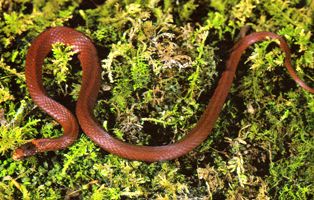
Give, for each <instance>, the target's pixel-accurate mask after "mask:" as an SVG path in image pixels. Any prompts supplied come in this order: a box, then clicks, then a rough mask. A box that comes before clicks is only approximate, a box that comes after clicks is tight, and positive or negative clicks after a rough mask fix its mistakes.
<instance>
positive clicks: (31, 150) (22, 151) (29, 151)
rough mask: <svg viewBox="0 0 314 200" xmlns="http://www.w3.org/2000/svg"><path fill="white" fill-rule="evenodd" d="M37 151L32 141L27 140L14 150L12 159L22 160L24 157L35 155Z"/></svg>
mask: <svg viewBox="0 0 314 200" xmlns="http://www.w3.org/2000/svg"><path fill="white" fill-rule="evenodd" d="M37 152H38V151H37V148H36V146H35V145H34V144H33V143H32V142H28V143H26V144H23V145H22V146H20V147H19V148H17V149H16V150H15V151H14V153H13V156H12V158H13V160H22V159H24V158H25V157H28V156H32V155H35V154H36V153H37Z"/></svg>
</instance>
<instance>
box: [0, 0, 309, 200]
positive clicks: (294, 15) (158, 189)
mask: <svg viewBox="0 0 314 200" xmlns="http://www.w3.org/2000/svg"><path fill="white" fill-rule="evenodd" d="M0 13H1V14H0V125H1V126H0V199H72V198H78V199H95V200H98V199H159V200H161V199H163V200H166V199H198V198H199V199H202V198H204V199H229V200H233V199H311V198H313V196H314V175H313V174H314V154H313V152H314V95H312V94H309V93H308V92H306V91H304V90H302V89H301V88H300V87H299V86H296V84H295V83H294V82H293V80H292V79H291V78H290V77H289V75H288V74H287V71H286V70H285V69H284V68H283V67H282V66H283V59H284V55H283V53H282V52H281V51H280V49H279V48H277V47H276V45H275V44H276V43H275V42H274V41H265V42H262V43H259V44H255V45H253V46H252V47H251V48H250V50H248V51H247V52H246V54H245V55H244V56H243V60H242V62H241V66H240V67H239V68H240V69H239V71H238V73H237V77H236V80H235V82H234V84H233V87H232V90H231V92H230V95H229V97H228V101H227V102H226V103H225V106H224V109H223V111H222V113H221V115H220V118H219V120H218V122H217V123H216V125H215V128H214V130H213V131H212V133H211V135H210V136H209V137H208V139H207V140H206V141H205V142H204V143H203V144H202V145H200V146H199V147H198V148H197V149H195V150H194V151H192V152H191V153H189V154H188V155H186V156H183V157H181V158H179V159H176V160H173V161H167V162H155V163H144V162H139V161H128V160H125V159H122V158H119V157H117V156H115V155H111V154H109V153H106V152H105V151H103V150H101V149H100V148H99V147H97V146H96V145H95V144H94V143H93V142H92V141H91V140H89V139H88V138H87V137H86V136H85V135H84V134H81V135H80V137H79V139H78V140H77V141H76V142H75V143H74V144H73V145H72V146H70V147H69V148H68V149H65V150H62V151H56V152H48V153H43V154H39V155H36V156H32V157H30V158H27V159H25V160H23V161H13V160H12V158H11V154H12V151H13V150H14V149H15V148H16V147H18V146H20V145H21V144H24V143H26V142H28V141H30V140H32V139H34V138H42V137H56V136H58V135H60V134H62V129H61V127H60V125H58V124H57V123H56V122H55V121H54V120H53V119H52V118H51V117H49V116H48V115H47V114H46V113H44V112H42V111H41V110H39V108H38V107H37V106H36V105H35V104H34V103H33V101H32V100H31V98H30V96H29V93H28V91H27V88H26V85H25V76H24V67H25V56H26V53H27V49H28V48H29V46H30V43H31V41H32V40H33V39H34V38H35V37H36V36H37V35H38V34H39V33H40V32H42V31H43V30H45V29H47V28H48V27H52V26H69V27H72V28H75V29H76V30H79V31H81V32H83V33H84V34H86V35H88V36H89V37H90V38H91V39H92V40H93V41H94V43H95V45H96V47H97V49H98V54H99V56H100V59H101V65H102V68H103V71H102V87H101V91H100V95H99V98H98V99H99V101H98V103H97V105H96V107H95V110H94V112H95V115H96V117H97V119H98V120H99V123H100V124H102V125H103V127H104V129H106V130H108V131H109V132H110V133H112V134H113V135H115V137H117V138H120V139H121V140H123V141H126V142H129V143H133V144H141V145H149V144H154V145H157V144H159V145H162V144H167V143H170V142H175V141H177V140H178V139H180V138H182V137H183V136H184V135H185V134H186V133H187V132H188V131H189V130H191V128H192V127H193V126H194V125H195V123H196V122H197V120H198V118H199V116H200V115H201V113H202V112H203V110H204V108H205V106H206V104H207V102H208V100H209V99H210V95H211V94H212V91H213V89H214V88H215V85H216V83H217V81H218V79H219V77H220V74H221V71H222V70H223V69H224V61H225V60H226V59H227V56H228V52H229V50H230V49H231V48H232V44H233V43H234V42H235V41H236V38H237V34H238V32H239V30H240V28H241V27H242V26H244V25H250V26H251V28H252V30H251V31H271V32H275V33H278V34H280V35H283V36H284V37H285V38H286V40H287V42H288V43H289V45H290V46H291V47H293V48H292V53H293V55H292V58H293V63H294V67H295V69H296V70H297V73H298V75H299V76H300V77H301V78H302V79H304V80H305V81H306V82H307V83H309V84H310V85H311V86H312V87H314V85H313V80H314V42H313V37H314V36H313V27H314V22H313V16H314V1H313V0H312V1H311V0H305V1H301V0H291V1H284V0H217V1H210V0H183V1H176V0H164V1H160V0H107V1H101V0H94V1H92V0H86V1H81V0H75V1H69V0H49V1H43V0H35V1H31V0H18V1H7V0H0ZM78 65H79V62H78V61H77V59H76V58H75V53H73V52H72V51H71V47H66V46H64V45H63V44H56V45H55V46H54V49H53V51H52V54H51V55H50V56H49V57H48V58H47V59H46V61H45V65H44V70H43V71H44V85H45V87H46V89H47V91H48V94H49V95H51V96H53V97H54V98H56V99H58V100H61V101H63V102H64V103H65V104H66V105H73V104H75V101H76V99H77V97H78V92H79V89H80V79H81V71H80V68H79V66H78ZM71 109H73V107H72V108H71Z"/></svg>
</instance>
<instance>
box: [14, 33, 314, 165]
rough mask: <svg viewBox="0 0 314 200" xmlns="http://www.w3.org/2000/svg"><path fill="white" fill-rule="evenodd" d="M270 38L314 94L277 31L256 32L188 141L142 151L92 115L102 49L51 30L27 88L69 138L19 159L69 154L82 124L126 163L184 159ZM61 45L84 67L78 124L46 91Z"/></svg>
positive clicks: (244, 41) (37, 50)
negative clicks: (240, 70) (250, 53)
mask: <svg viewBox="0 0 314 200" xmlns="http://www.w3.org/2000/svg"><path fill="white" fill-rule="evenodd" d="M266 39H276V40H278V41H279V46H280V48H281V49H282V50H283V51H284V53H285V55H286V56H285V61H284V65H285V66H286V68H287V70H288V72H289V74H290V75H291V77H292V78H293V79H294V80H295V81H296V82H297V83H298V84H299V85H300V86H301V87H302V88H304V89H305V90H307V91H309V92H311V93H314V88H311V87H309V86H307V85H306V84H305V83H304V82H303V81H302V80H301V79H300V78H299V77H298V76H297V75H296V73H295V71H294V70H293V68H292V66H291V55H290V50H289V47H288V45H287V43H286V42H285V40H284V39H283V38H282V37H281V36H279V35H276V34H274V33H271V32H257V33H252V34H250V35H247V36H244V37H243V38H241V39H240V40H239V41H238V42H237V43H236V44H235V46H234V47H233V49H232V52H231V54H230V56H229V59H228V60H227V62H226V69H225V70H224V72H223V73H222V75H221V78H220V80H219V82H218V85H217V87H216V89H215V91H214V94H213V96H212V98H211V100H210V101H209V103H208V105H207V107H206V110H205V111H204V113H203V115H202V116H201V117H200V119H199V121H198V122H197V124H196V126H195V127H194V128H193V129H192V130H191V131H190V132H189V133H188V134H187V135H186V136H185V137H184V138H183V139H181V140H180V141H178V142H176V143H174V144H169V145H165V146H139V145H132V144H128V143H125V142H122V141H120V140H118V139H116V138H114V137H112V136H111V135H110V134H108V133H107V132H105V131H104V130H103V128H102V127H101V126H100V125H99V124H98V123H97V122H96V120H95V117H94V115H93V112H92V110H93V107H94V105H95V102H96V99H97V95H98V91H99V89H100V81H101V77H100V73H101V67H100V62H99V59H98V56H97V52H96V48H95V47H94V45H93V43H92V42H91V40H90V39H88V38H87V37H86V36H85V35H83V34H82V33H80V32H78V31H76V30H74V29H71V28H67V27H55V28H50V29H48V30H46V31H44V32H43V33H41V34H40V35H39V36H38V37H37V38H36V39H35V40H34V41H33V42H32V44H31V47H30V48H29V50H28V53H27V56H26V72H25V75H26V84H27V87H28V90H29V92H30V95H31V97H32V99H33V100H34V102H35V103H36V104H37V105H38V106H39V107H40V108H41V109H42V110H44V111H45V112H47V113H48V114H49V115H50V116H52V117H53V118H54V119H55V120H56V121H57V122H58V123H60V124H61V125H62V127H63V130H64V134H63V135H62V136H60V137H58V138H53V139H34V140H32V141H31V142H28V143H26V144H24V145H22V146H21V147H19V148H18V149H16V150H15V152H14V154H13V158H14V159H22V158H24V157H26V156H30V155H34V154H36V153H38V152H45V151H53V150H58V149H64V148H66V147H67V146H69V145H70V144H72V143H73V142H74V141H75V140H76V138H77V136H78V132H79V125H80V126H81V128H82V129H83V131H84V132H85V133H86V134H87V136H88V137H89V138H90V139H91V140H93V141H94V142H95V143H96V144H97V145H99V146H100V147H101V148H103V149H104V150H106V151H108V152H110V153H112V154H116V155H118V156H121V157H123V158H127V159H130V160H142V161H148V162H153V161H161V160H170V159H174V158H178V157H180V156H182V155H184V154H186V153H188V152H189V151H191V150H192V149H194V148H195V147H196V146H198V145H199V144H200V143H202V142H203V141H204V140H205V139H206V138H207V136H208V134H209V133H210V132H211V130H212V128H213V127H214V124H215V122H216V120H217V118H218V116H219V113H220V111H221V110H222V107H223V104H224V102H225V100H226V98H227V95H228V93H229V90H230V87H231V85H232V82H233V78H234V76H235V72H236V69H237V66H238V63H239V61H240V58H241V55H242V53H243V51H245V49H246V48H247V47H249V46H250V45H251V44H253V43H255V42H258V41H262V40H266ZM56 42H61V43H64V44H66V45H71V46H72V47H73V49H74V51H75V52H77V53H78V59H79V60H80V62H81V66H82V70H83V76H82V79H83V80H82V85H81V90H80V93H79V98H78V100H77V104H76V117H77V119H78V121H77V120H76V117H75V116H74V115H73V114H72V113H71V112H70V111H69V110H68V109H66V108H65V107H64V106H62V105H61V104H59V103H57V102H56V101H54V100H53V99H51V98H49V97H48V96H47V94H46V92H45V90H44V88H43V84H42V65H43V62H44V59H45V57H46V56H47V55H48V53H49V52H50V51H51V48H52V44H54V43H56Z"/></svg>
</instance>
